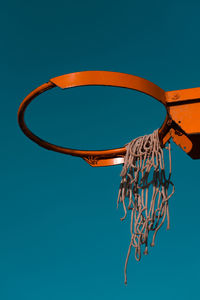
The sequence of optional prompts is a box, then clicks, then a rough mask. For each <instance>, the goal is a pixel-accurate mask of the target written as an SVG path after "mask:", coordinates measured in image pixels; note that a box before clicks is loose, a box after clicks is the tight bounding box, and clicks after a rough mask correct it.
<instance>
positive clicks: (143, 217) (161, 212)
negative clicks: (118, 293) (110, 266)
mask: <svg viewBox="0 0 200 300" xmlns="http://www.w3.org/2000/svg"><path fill="white" fill-rule="evenodd" d="M165 149H167V150H168V152H169V166H168V176H166V167H165V164H164V153H163V149H162V147H161V145H160V140H159V134H158V130H155V131H154V132H153V133H152V134H150V135H145V136H143V137H139V138H136V139H134V140H133V141H131V142H130V143H129V144H127V145H126V155H125V157H124V165H123V169H122V172H121V174H120V176H121V177H122V179H121V184H120V188H119V194H118V199H117V207H118V205H119V203H122V205H123V208H124V217H123V218H121V220H124V219H125V218H126V217H127V211H130V215H131V216H130V218H131V221H130V231H131V241H130V245H129V248H128V253H127V257H126V262H125V268H124V275H125V284H127V275H126V273H127V272H126V271H127V263H128V259H129V256H130V252H131V249H132V248H135V258H136V260H137V261H139V260H140V258H141V247H142V246H143V245H144V254H145V255H146V254H148V245H149V238H150V236H149V234H150V232H151V231H152V232H153V236H152V239H151V246H152V247H153V246H154V244H155V238H156V234H157V232H158V230H159V229H160V228H161V226H162V225H163V223H164V221H165V218H167V229H169V226H170V220H169V207H168V200H169V198H170V197H171V196H172V194H173V193H174V185H173V183H172V182H171V180H170V179H171V146H170V143H169V144H168V146H166V147H165ZM169 189H170V193H169Z"/></svg>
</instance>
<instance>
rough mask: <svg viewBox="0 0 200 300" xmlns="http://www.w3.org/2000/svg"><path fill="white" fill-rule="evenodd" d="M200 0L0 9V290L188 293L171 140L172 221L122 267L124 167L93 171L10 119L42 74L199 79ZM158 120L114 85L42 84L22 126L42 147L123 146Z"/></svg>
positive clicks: (186, 161) (194, 233) (180, 171)
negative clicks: (120, 198)
mask: <svg viewBox="0 0 200 300" xmlns="http://www.w3.org/2000/svg"><path fill="white" fill-rule="evenodd" d="M199 9H200V4H199V2H198V1H176V0H175V1H141V2H139V1H104V0H101V1H80V0H78V1H74V2H72V1H59V0H58V1H56V2H55V1H51V0H50V1H38V0H36V1H34V2H33V1H20V0H19V1H10V2H4V3H2V5H1V11H0V25H1V49H0V54H1V55H0V60H1V74H0V77H1V118H0V124H1V141H2V143H1V148H0V152H1V158H2V160H1V199H0V299H2V300H10V299H17V300H18V299H19V300H27V299H29V300H32V299H38V300H39V299H42V300H46V299H48V300H51V299H59V300H63V299H72V300H76V299H97V300H98V299H105V300H107V299H116V300H117V299H122V297H123V299H130V298H132V299H136V298H138V297H139V298H140V299H141V300H143V299H146V298H147V297H148V299H154V300H157V299H160V298H161V297H162V299H163V300H165V299H171V300H173V299H188V298H190V299H198V298H199V296H198V295H199V269H200V258H199V251H200V237H199V209H200V202H199V200H200V196H199V168H200V161H199V160H196V161H194V160H192V159H191V158H190V157H188V156H187V155H186V154H185V153H184V152H183V151H182V150H181V149H180V148H178V147H177V146H176V145H175V144H173V143H172V158H173V182H174V184H175V188H176V191H175V194H174V196H173V198H171V200H170V215H171V229H170V230H169V231H166V229H165V228H166V224H165V226H164V227H163V228H162V229H161V230H160V232H159V234H158V237H157V242H156V246H155V247H154V248H152V249H150V253H149V255H148V256H145V257H142V260H141V261H140V262H139V263H138V262H136V261H135V259H134V256H133V255H132V256H131V258H130V261H129V265H128V285H127V286H124V283H123V281H124V277H123V268H124V262H125V258H126V253H127V249H128V245H129V239H130V235H129V223H128V220H127V221H126V222H124V223H121V222H120V217H121V215H122V214H123V211H122V209H119V210H118V211H117V210H116V200H117V194H118V188H119V183H120V171H121V168H122V166H120V165H119V166H114V167H107V168H92V167H90V166H89V165H88V164H86V163H85V162H84V161H83V160H81V159H79V158H73V157H70V156H65V155H62V154H58V153H54V152H51V151H47V150H45V149H42V148H40V147H38V146H37V145H36V144H34V143H33V142H32V141H30V140H28V139H27V138H26V137H25V136H24V135H23V134H22V132H21V131H20V129H19V127H18V124H17V110H18V107H19V105H20V103H21V101H22V100H23V98H24V97H25V96H26V95H27V94H28V93H29V92H30V91H31V90H33V89H34V88H36V87H37V86H39V85H41V84H42V83H45V82H47V81H48V80H49V79H50V78H53V77H56V76H59V75H63V74H67V73H71V72H77V71H85V70H106V71H116V72H124V73H129V74H133V75H136V76H141V77H143V78H146V79H148V80H150V81H152V82H154V83H155V84H157V85H159V86H160V87H161V88H163V89H165V90H166V91H167V90H176V89H184V88H192V87H199V86H200V82H199V81H200V76H199V70H200V58H199V52H200V39H199V29H200V26H199ZM164 118H165V109H164V108H163V107H162V105H161V104H160V103H158V102H156V101H155V100H153V99H151V98H150V97H148V96H145V95H142V94H139V93H137V92H134V91H129V90H124V89H119V88H113V87H80V88H76V89H71V90H64V91H63V90H59V89H53V90H51V91H49V92H47V93H45V94H43V95H41V96H40V97H39V98H37V99H36V100H35V101H34V102H33V103H32V104H31V105H30V108H29V109H28V111H27V114H26V121H27V124H28V125H29V127H30V128H31V129H32V130H33V131H34V132H35V133H36V134H38V135H39V136H41V137H43V138H45V139H47V140H48V141H50V142H52V143H57V144H60V145H63V146H69V147H75V148H83V149H104V148H115V147H119V146H123V145H124V144H125V143H127V142H129V141H131V140H132V139H133V138H135V137H137V136H139V135H142V134H147V133H151V132H152V131H153V130H154V129H156V128H158V127H160V125H161V124H162V121H163V120H164Z"/></svg>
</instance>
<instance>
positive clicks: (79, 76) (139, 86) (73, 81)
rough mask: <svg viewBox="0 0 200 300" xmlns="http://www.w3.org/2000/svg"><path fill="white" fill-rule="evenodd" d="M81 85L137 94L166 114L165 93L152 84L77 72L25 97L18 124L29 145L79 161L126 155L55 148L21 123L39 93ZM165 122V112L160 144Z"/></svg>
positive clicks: (132, 78)
mask: <svg viewBox="0 0 200 300" xmlns="http://www.w3.org/2000/svg"><path fill="white" fill-rule="evenodd" d="M85 85H104V86H115V87H123V88H128V89H132V90H137V91H140V92H142V93H145V94H147V95H149V96H152V97H153V98H155V99H157V100H158V101H159V102H161V103H162V104H163V105H164V106H165V108H166V111H167V107H166V98H165V91H164V90H163V89H161V88H160V87H159V86H157V85H155V84H154V83H152V82H151V81H148V80H146V79H143V78H141V77H138V76H134V75H130V74H125V73H118V72H108V71H84V72H77V73H71V74H67V75H62V76H59V77H55V78H53V79H51V80H50V81H49V82H48V83H45V84H43V85H41V86H39V87H38V88H36V89H35V90H33V91H32V92H31V93H30V94H29V95H28V96H26V98H25V99H24V100H23V102H22V103H21V105H20V107H19V110H18V123H19V126H20V128H21V130H22V131H23V132H24V134H25V135H26V136H27V137H28V138H29V139H31V140H32V141H34V142H35V143H37V144H38V145H39V146H41V147H43V148H46V149H48V150H52V151H55V152H60V153H64V154H68V155H73V156H79V157H83V158H86V157H89V156H92V157H99V158H101V157H104V158H105V157H116V156H124V154H125V153H126V148H125V147H121V148H116V149H109V150H77V149H71V148H65V147H61V146H57V145H54V144H51V143H49V142H47V141H45V140H43V139H41V138H39V137H38V136H37V135H35V134H34V133H33V132H31V131H30V130H29V129H28V127H27V126H26V123H25V121H24V113H25V111H26V109H27V107H28V105H29V104H30V103H31V102H32V100H33V99H34V98H36V97H37V96H39V95H40V94H41V93H43V92H45V91H47V90H50V89H52V88H54V87H56V86H57V87H60V88H62V89H65V88H71V87H77V86H85ZM168 120H169V115H168V111H167V115H166V118H165V121H164V123H163V125H162V126H161V128H160V129H159V136H160V139H161V141H163V137H164V135H165V134H166V133H167V132H168V123H169V122H168Z"/></svg>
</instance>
